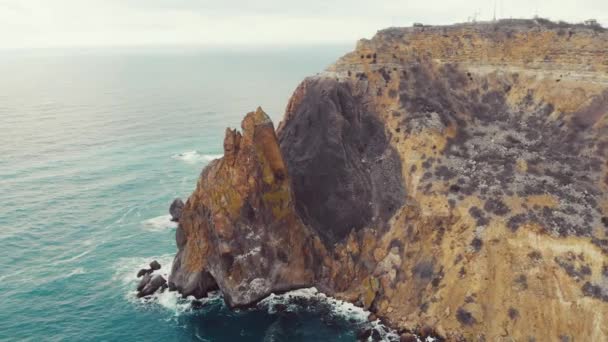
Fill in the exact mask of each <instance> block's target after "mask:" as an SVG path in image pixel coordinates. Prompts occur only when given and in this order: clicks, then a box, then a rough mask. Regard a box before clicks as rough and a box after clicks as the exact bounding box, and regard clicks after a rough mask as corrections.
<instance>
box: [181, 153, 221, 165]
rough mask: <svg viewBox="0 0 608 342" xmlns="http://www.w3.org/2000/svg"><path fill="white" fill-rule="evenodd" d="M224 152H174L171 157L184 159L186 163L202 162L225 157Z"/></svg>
mask: <svg viewBox="0 0 608 342" xmlns="http://www.w3.org/2000/svg"><path fill="white" fill-rule="evenodd" d="M223 156H224V155H223V154H202V153H199V152H198V151H187V152H182V153H178V154H174V155H173V156H172V157H171V158H173V159H177V160H181V161H184V162H186V163H191V164H196V163H201V162H207V163H208V162H210V161H212V160H214V159H219V158H221V157H223Z"/></svg>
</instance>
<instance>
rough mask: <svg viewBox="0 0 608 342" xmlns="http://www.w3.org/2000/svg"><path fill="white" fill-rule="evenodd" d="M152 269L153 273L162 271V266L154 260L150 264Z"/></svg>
mask: <svg viewBox="0 0 608 342" xmlns="http://www.w3.org/2000/svg"><path fill="white" fill-rule="evenodd" d="M150 268H151V269H152V270H153V271H158V270H160V264H159V263H158V261H156V260H154V261H152V262H151V263H150Z"/></svg>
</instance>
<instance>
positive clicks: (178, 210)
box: [169, 198, 184, 222]
mask: <svg viewBox="0 0 608 342" xmlns="http://www.w3.org/2000/svg"><path fill="white" fill-rule="evenodd" d="M183 209H184V201H182V199H181V198H176V199H174V200H173V203H171V206H170V207H169V214H171V221H175V222H178V221H179V218H180V217H182V210H183Z"/></svg>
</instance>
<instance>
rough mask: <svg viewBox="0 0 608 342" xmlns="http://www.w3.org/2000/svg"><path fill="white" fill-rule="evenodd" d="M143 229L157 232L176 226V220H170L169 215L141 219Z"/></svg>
mask: <svg viewBox="0 0 608 342" xmlns="http://www.w3.org/2000/svg"><path fill="white" fill-rule="evenodd" d="M142 225H143V227H144V229H146V230H148V231H152V232H159V231H163V230H165V229H175V228H177V222H174V221H171V215H162V216H157V217H154V218H151V219H148V220H145V221H142Z"/></svg>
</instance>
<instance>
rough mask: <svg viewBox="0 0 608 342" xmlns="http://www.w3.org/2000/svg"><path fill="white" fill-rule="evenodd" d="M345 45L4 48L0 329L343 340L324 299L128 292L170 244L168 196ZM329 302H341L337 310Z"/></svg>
mask: <svg viewBox="0 0 608 342" xmlns="http://www.w3.org/2000/svg"><path fill="white" fill-rule="evenodd" d="M349 48H350V47H348V46H344V47H311V48H297V49H271V50H262V49H260V50H257V51H251V50H223V51H219V50H218V51H210V50H204V49H196V48H163V49H160V48H159V49H127V50H124V49H123V50H118V49H99V50H87V51H77V50H55V51H53V50H41V51H11V52H2V53H1V54H0V203H1V206H0V340H31V341H40V340H45V341H46V340H49V341H81V340H104V341H140V340H152V341H168V340H202V341H241V340H242V341H284V340H289V341H352V340H354V339H355V330H356V325H357V324H356V323H354V322H355V321H356V319H354V318H352V317H351V318H349V317H348V315H342V316H340V315H336V311H337V310H338V309H336V307H335V306H331V305H330V306H328V307H323V306H322V305H321V306H319V307H315V308H308V309H304V308H297V307H294V308H292V309H289V310H287V312H284V311H285V310H282V311H283V312H275V311H281V310H274V309H272V305H270V307H262V308H260V309H257V310H248V311H241V312H230V311H228V310H226V308H225V307H224V306H223V304H222V301H221V298H215V299H212V300H210V301H209V302H208V303H207V305H205V306H203V308H202V309H198V310H194V309H192V308H191V306H190V303H189V302H187V301H186V302H184V301H179V300H177V299H176V298H175V296H172V295H169V294H167V295H162V296H159V297H158V298H155V299H154V300H152V301H150V302H143V301H140V300H137V299H135V297H134V293H133V289H134V287H135V285H136V282H137V280H136V278H135V273H136V272H137V270H138V269H139V268H141V267H142V266H144V265H146V263H147V262H149V261H151V260H153V259H157V260H159V261H160V262H161V264H162V265H163V270H166V269H167V268H169V267H170V262H171V260H172V257H173V254H174V253H175V250H176V248H175V241H174V233H175V229H174V226H173V227H172V225H171V223H169V222H168V216H167V208H168V206H169V204H170V203H171V201H172V200H173V198H175V197H182V198H186V197H187V196H188V195H189V194H190V192H191V191H192V190H193V189H194V186H195V184H196V179H197V176H198V174H199V172H200V171H201V169H202V167H203V166H204V165H205V164H206V163H207V162H208V161H209V160H211V159H212V158H213V157H215V156H217V155H218V154H221V152H222V150H221V146H222V138H223V134H224V129H225V127H227V126H231V127H238V125H239V124H240V120H241V118H242V116H243V115H244V114H245V113H246V112H248V111H251V110H254V109H255V108H256V107H257V106H258V105H261V106H262V107H263V108H264V109H265V110H266V111H267V112H268V113H269V114H270V115H271V117H272V118H273V120H274V121H275V124H276V123H278V120H279V119H280V118H281V117H282V114H283V110H284V107H285V105H286V103H287V100H288V98H289V96H290V95H291V92H292V91H293V90H294V89H295V87H296V86H297V84H298V83H299V82H300V81H301V80H302V79H303V78H304V77H305V76H308V75H312V74H314V73H316V72H318V71H320V70H322V69H324V68H325V67H326V66H327V65H329V64H330V63H331V62H332V61H334V60H335V59H336V58H338V57H339V56H340V55H342V54H343V53H344V52H346V51H347V50H348V49H349ZM338 311H339V310H338Z"/></svg>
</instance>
